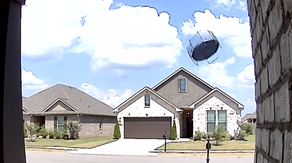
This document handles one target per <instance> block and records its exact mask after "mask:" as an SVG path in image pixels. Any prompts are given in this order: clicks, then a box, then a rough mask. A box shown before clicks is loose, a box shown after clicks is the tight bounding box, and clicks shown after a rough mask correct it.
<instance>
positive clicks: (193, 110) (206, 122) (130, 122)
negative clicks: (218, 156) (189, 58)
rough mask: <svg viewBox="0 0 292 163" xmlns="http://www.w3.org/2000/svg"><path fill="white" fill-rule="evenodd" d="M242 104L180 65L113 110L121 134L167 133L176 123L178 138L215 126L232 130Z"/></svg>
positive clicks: (148, 134)
mask: <svg viewBox="0 0 292 163" xmlns="http://www.w3.org/2000/svg"><path fill="white" fill-rule="evenodd" d="M243 109H244V106H243V105H242V104H241V103H240V102H238V101H237V100H235V99H234V98H232V97H231V96H229V95H228V94H226V93H225V92H223V91H222V90H220V89H219V88H215V87H213V86H211V85H210V84H208V83H207V82H205V81H204V80H202V79H200V78H199V77H198V76H196V75H194V74H193V73H191V72H190V71H188V70H186V69H185V68H183V67H181V68H179V69H177V70H176V71H175V72H173V73H172V74H170V75H169V76H167V77H166V78H165V79H163V80H162V81H161V82H159V83H158V84H157V85H155V86H154V87H152V88H150V87H148V86H145V87H144V88H142V89H141V90H139V91H138V92H136V93H135V94H134V95H132V96H131V97H129V98H128V99H127V100H125V101H124V102H123V103H121V104H120V105H118V106H117V107H116V108H115V109H114V112H115V113H116V114H117V119H118V122H119V124H120V131H121V137H122V138H162V137H163V135H164V134H165V133H166V135H167V137H170V132H171V126H172V125H173V122H175V124H176V128H177V135H178V137H179V138H190V137H193V135H194V134H195V131H198V130H200V131H202V132H211V131H212V130H213V129H214V128H215V127H216V126H218V127H221V128H223V129H224V130H226V131H227V132H229V134H234V131H235V130H236V129H237V127H238V126H237V121H240V117H241V111H242V110H243Z"/></svg>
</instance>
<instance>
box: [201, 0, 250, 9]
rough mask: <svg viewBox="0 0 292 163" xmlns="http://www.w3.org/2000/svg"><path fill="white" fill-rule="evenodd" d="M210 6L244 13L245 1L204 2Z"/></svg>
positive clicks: (212, 0)
mask: <svg viewBox="0 0 292 163" xmlns="http://www.w3.org/2000/svg"><path fill="white" fill-rule="evenodd" d="M206 1H209V2H210V3H211V4H212V7H216V8H221V9H223V10H230V9H238V10H242V11H246V1H240V0H206Z"/></svg>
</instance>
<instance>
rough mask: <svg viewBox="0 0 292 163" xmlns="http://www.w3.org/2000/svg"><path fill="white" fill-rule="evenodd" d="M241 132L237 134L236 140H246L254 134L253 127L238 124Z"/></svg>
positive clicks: (246, 124)
mask: <svg viewBox="0 0 292 163" xmlns="http://www.w3.org/2000/svg"><path fill="white" fill-rule="evenodd" d="M237 125H238V127H239V130H238V132H236V134H235V138H234V139H236V140H246V137H248V136H249V135H252V134H253V125H252V124H249V123H242V122H238V123H237Z"/></svg>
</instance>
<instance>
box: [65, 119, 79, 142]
mask: <svg viewBox="0 0 292 163" xmlns="http://www.w3.org/2000/svg"><path fill="white" fill-rule="evenodd" d="M66 129H67V130H68V136H69V139H78V138H79V132H80V131H81V129H82V127H81V125H79V123H78V122H73V121H69V122H67V124H66Z"/></svg>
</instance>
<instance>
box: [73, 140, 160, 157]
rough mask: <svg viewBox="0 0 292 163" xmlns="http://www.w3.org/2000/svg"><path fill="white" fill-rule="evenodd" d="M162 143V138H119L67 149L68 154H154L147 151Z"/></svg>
mask: <svg viewBox="0 0 292 163" xmlns="http://www.w3.org/2000/svg"><path fill="white" fill-rule="evenodd" d="M163 144H164V140H163V139H120V140H118V141H115V142H112V143H109V144H105V145H102V146H99V147H96V148H92V149H78V150H77V151H68V153H70V154H101V155H144V156H155V155H157V153H149V151H153V150H154V149H156V148H157V147H159V146H161V145H163Z"/></svg>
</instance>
